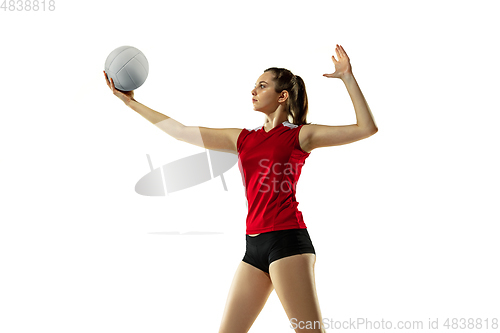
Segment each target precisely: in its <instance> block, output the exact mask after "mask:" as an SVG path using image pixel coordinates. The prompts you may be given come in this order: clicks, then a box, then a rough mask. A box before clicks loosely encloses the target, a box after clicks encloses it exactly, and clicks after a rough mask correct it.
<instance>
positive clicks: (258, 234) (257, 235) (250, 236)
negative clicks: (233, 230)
mask: <svg viewBox="0 0 500 333" xmlns="http://www.w3.org/2000/svg"><path fill="white" fill-rule="evenodd" d="M258 235H260V234H253V235H248V236H250V237H255V236H258Z"/></svg>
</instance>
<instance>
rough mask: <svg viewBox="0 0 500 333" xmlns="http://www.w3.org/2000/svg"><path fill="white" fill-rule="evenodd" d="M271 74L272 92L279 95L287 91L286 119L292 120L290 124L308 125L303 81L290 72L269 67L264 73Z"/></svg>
mask: <svg viewBox="0 0 500 333" xmlns="http://www.w3.org/2000/svg"><path fill="white" fill-rule="evenodd" d="M265 72H271V73H273V75H274V80H273V81H274V84H275V88H274V90H275V91H276V92H277V93H281V92H282V91H283V90H286V91H288V96H289V97H288V103H287V111H288V118H290V117H291V118H292V124H295V125H309V124H310V123H307V122H306V117H307V111H308V107H309V106H308V103H307V93H306V85H305V84H304V80H302V78H301V77H300V76H298V75H293V73H292V72H291V71H289V70H288V69H285V68H277V67H271V68H268V69H266V70H265V71H264V73H265Z"/></svg>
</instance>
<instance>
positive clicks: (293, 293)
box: [104, 45, 378, 333]
mask: <svg viewBox="0 0 500 333" xmlns="http://www.w3.org/2000/svg"><path fill="white" fill-rule="evenodd" d="M335 52H336V53H337V57H338V60H337V59H336V58H335V56H332V60H333V63H334V64H335V72H334V73H333V74H324V76H325V77H328V78H339V79H341V80H342V81H343V82H344V84H345V86H346V88H347V91H348V92H349V95H350V97H351V100H352V103H353V105H354V110H355V112H356V120H357V123H356V124H352V125H346V126H327V125H313V124H309V123H307V122H306V116H307V111H308V102H307V94H306V88H305V85H304V81H303V80H302V79H301V78H300V77H299V76H296V75H293V74H292V73H291V72H290V71H289V70H287V69H284V68H275V67H273V68H269V69H267V70H266V71H264V73H263V74H262V75H261V76H260V77H259V78H258V79H257V83H256V85H255V88H254V89H253V90H252V103H253V108H254V110H255V111H260V112H262V113H264V115H265V120H264V125H263V126H261V127H258V128H255V129H252V130H248V129H240V128H224V129H214V128H206V127H197V126H185V125H183V124H181V123H179V122H177V121H175V120H173V119H172V118H170V117H167V116H165V115H163V114H161V113H159V112H156V111H154V110H152V109H150V108H148V107H146V106H145V105H143V104H141V103H139V102H137V101H136V100H135V99H134V92H133V91H129V92H123V91H119V90H117V89H116V88H115V86H114V83H113V80H111V82H109V80H108V78H107V75H106V73H104V76H105V78H106V83H107V84H108V86H109V88H110V89H111V90H112V91H113V94H114V95H115V96H117V97H118V98H120V99H121V100H122V101H123V102H124V103H125V104H126V105H127V106H129V107H130V108H132V109H133V110H134V111H136V112H138V113H139V114H140V115H142V116H143V117H144V118H146V119H147V120H149V121H150V122H152V123H153V124H155V125H157V126H158V127H159V128H161V129H162V130H163V131H165V132H166V133H168V134H169V135H171V136H173V137H174V138H176V139H178V140H182V141H185V142H188V143H191V144H194V145H198V146H201V147H204V148H207V149H213V150H219V151H227V152H233V153H237V154H238V166H239V168H240V171H241V174H242V177H243V180H244V184H245V195H246V197H247V204H248V215H247V220H246V226H247V228H246V252H245V255H244V257H243V260H242V262H241V263H240V264H239V266H238V269H237V270H236V273H235V276H234V279H233V282H232V284H231V287H230V290H229V295H228V298H227V301H226V307H225V309H224V314H223V316H222V321H221V325H220V329H219V333H240V332H248V330H249V329H250V327H251V326H252V324H253V322H254V321H255V319H256V318H257V316H258V315H259V313H260V311H261V310H262V308H263V307H264V304H265V303H266V301H267V299H268V297H269V295H270V293H271V292H272V290H273V289H274V290H276V294H277V295H278V297H279V299H280V301H281V304H283V307H284V309H285V312H286V314H287V316H288V318H289V320H290V324H291V326H292V327H293V328H294V329H295V331H296V332H308V333H313V332H325V329H324V326H323V324H322V322H323V321H322V317H321V311H320V306H319V303H318V298H317V295H316V288H315V277H314V264H315V262H316V254H315V251H314V247H313V244H312V242H311V239H310V237H309V234H308V232H307V228H306V225H305V223H304V221H303V219H302V213H301V212H300V211H299V210H298V209H297V205H298V202H297V201H296V200H295V186H296V184H297V181H298V179H299V176H300V171H301V168H302V166H303V165H304V163H305V159H306V158H307V157H308V156H309V155H310V153H311V151H312V150H313V149H316V148H320V147H329V146H335V145H343V144H347V143H351V142H354V141H358V140H362V139H365V138H367V137H369V136H371V135H373V134H375V133H376V132H377V130H378V129H377V125H376V124H375V121H374V119H373V116H372V114H371V112H370V108H369V107H368V104H367V103H366V100H365V98H364V97H363V94H362V93H361V90H360V88H359V86H358V84H357V82H356V80H355V79H354V76H353V74H352V70H351V65H350V61H349V57H348V56H347V54H346V52H345V51H344V49H343V48H342V46H340V45H337V47H336V49H335ZM289 120H291V122H290V121H289Z"/></svg>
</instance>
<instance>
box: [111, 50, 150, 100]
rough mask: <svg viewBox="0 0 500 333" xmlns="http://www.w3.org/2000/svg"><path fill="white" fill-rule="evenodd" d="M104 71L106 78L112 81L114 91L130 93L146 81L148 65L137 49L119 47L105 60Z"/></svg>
mask: <svg viewBox="0 0 500 333" xmlns="http://www.w3.org/2000/svg"><path fill="white" fill-rule="evenodd" d="M104 71H105V72H106V74H107V75H108V78H112V79H113V82H114V83H115V88H116V89H118V90H122V91H131V90H135V89H137V88H139V87H140V86H142V84H143V83H144V82H145V81H146V78H147V77H148V73H149V63H148V60H147V59H146V57H145V56H144V54H143V53H142V52H141V51H140V50H139V49H137V48H135V47H133V46H120V47H118V48H116V49H114V50H113V51H112V52H111V53H110V54H109V55H108V57H107V58H106V63H105V64H104ZM110 82H111V80H110Z"/></svg>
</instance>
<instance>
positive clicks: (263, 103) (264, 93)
mask: <svg viewBox="0 0 500 333" xmlns="http://www.w3.org/2000/svg"><path fill="white" fill-rule="evenodd" d="M273 79H274V75H273V74H272V73H271V72H265V73H264V74H262V75H261V76H260V77H259V78H258V79H257V83H256V84H255V88H253V89H252V103H253V108H254V110H255V111H262V112H264V113H266V114H269V113H271V112H274V111H276V109H277V108H278V106H279V105H280V101H279V99H280V94H278V93H277V92H276V91H275V90H274V82H273Z"/></svg>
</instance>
